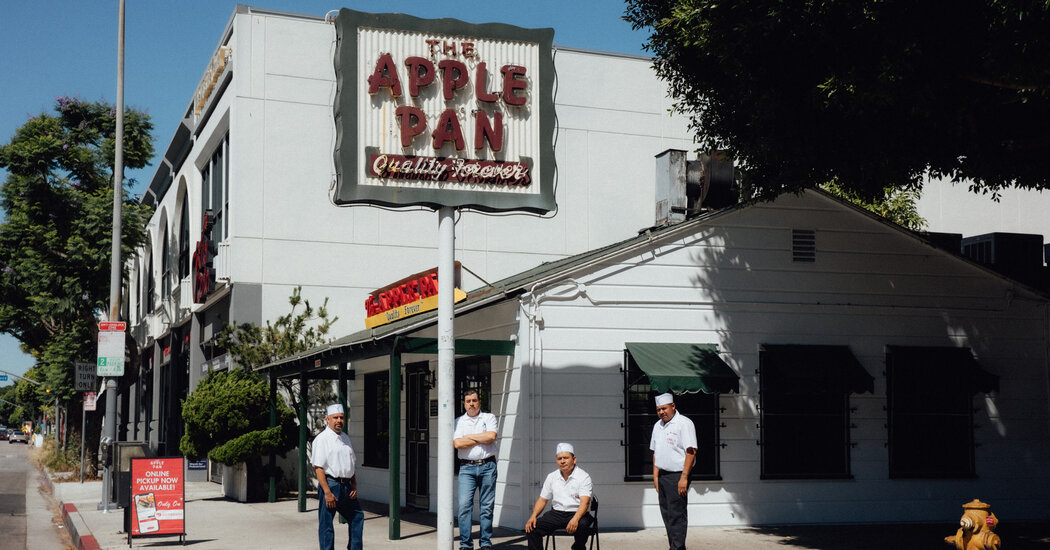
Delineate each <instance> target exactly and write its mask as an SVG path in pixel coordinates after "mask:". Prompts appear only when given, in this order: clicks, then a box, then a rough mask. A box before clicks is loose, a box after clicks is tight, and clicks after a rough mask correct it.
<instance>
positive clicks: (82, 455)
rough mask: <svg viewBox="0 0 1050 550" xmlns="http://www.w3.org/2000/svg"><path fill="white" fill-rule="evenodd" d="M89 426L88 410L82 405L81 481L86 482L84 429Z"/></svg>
mask: <svg viewBox="0 0 1050 550" xmlns="http://www.w3.org/2000/svg"><path fill="white" fill-rule="evenodd" d="M85 428H87V411H85V410H84V405H83V403H82V404H81V405H80V482H81V483H84V431H85Z"/></svg>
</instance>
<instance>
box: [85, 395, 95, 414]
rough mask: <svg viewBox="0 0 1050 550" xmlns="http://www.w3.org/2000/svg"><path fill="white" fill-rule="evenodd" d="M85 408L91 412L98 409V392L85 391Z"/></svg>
mask: <svg viewBox="0 0 1050 550" xmlns="http://www.w3.org/2000/svg"><path fill="white" fill-rule="evenodd" d="M84 410H85V411H88V412H91V411H95V410H98V394H97V393H95V392H93V391H86V392H84Z"/></svg>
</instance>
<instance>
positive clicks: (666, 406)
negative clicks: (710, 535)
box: [649, 393, 697, 550]
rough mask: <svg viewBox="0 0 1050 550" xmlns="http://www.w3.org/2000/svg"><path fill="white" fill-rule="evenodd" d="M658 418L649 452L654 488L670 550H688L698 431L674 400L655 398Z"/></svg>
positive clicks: (662, 396)
mask: <svg viewBox="0 0 1050 550" xmlns="http://www.w3.org/2000/svg"><path fill="white" fill-rule="evenodd" d="M656 414H657V416H659V417H660V421H659V422H657V423H656V424H655V425H654V426H653V436H652V438H651V439H650V440H649V450H650V451H652V452H653V485H654V486H656V493H657V495H658V496H659V497H660V514H661V515H662V516H663V519H664V529H666V530H667V542H668V545H669V547H670V550H685V535H686V531H687V530H688V528H689V516H688V514H687V512H688V510H687V505H688V504H689V502H688V498H687V497H688V494H689V472H690V471H692V469H693V463H694V462H695V461H696V448H697V446H696V427H695V426H693V421H692V420H689V419H688V418H686V417H685V415H683V414H680V413H678V412H677V411H676V409H675V404H674V396H673V395H671V394H670V393H664V394H661V395H658V396H656Z"/></svg>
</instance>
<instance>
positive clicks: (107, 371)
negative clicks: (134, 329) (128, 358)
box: [95, 321, 127, 376]
mask: <svg viewBox="0 0 1050 550" xmlns="http://www.w3.org/2000/svg"><path fill="white" fill-rule="evenodd" d="M126 329H127V323H124V322H122V321H118V322H105V321H103V322H101V323H99V324H98V363H97V369H96V371H95V374H97V375H98V376H124V331H125V330H126Z"/></svg>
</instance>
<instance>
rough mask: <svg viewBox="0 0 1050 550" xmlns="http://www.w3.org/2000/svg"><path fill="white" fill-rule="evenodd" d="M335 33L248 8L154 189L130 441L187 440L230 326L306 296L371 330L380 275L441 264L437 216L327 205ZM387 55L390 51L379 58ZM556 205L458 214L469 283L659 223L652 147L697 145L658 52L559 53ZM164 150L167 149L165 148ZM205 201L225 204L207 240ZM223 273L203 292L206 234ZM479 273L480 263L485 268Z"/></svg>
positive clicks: (134, 275) (136, 273)
mask: <svg viewBox="0 0 1050 550" xmlns="http://www.w3.org/2000/svg"><path fill="white" fill-rule="evenodd" d="M335 39H336V31H335V28H334V25H333V23H331V22H328V21H325V20H324V19H323V18H321V17H314V16H303V15H292V14H286V13H275V12H271V11H265V10H258V9H255V8H250V7H246V6H239V7H238V9H237V11H236V12H235V13H234V14H233V16H232V17H231V19H230V22H229V24H228V25H227V27H226V30H225V32H224V33H223V35H222V37H221V38H220V40H219V43H218V47H217V49H216V52H215V55H214V58H213V59H212V60H211V62H210V63H209V64H208V66H207V70H206V71H205V74H204V76H203V78H202V80H201V83H200V86H199V87H198V90H197V93H196V94H195V97H194V98H192V101H190V104H189V106H188V107H187V110H186V116H185V118H184V119H183V121H182V123H181V125H180V126H179V129H178V130H177V131H176V133H175V135H174V136H173V137H172V139H171V141H170V143H168V144H167V146H166V152H165V154H164V159H163V163H162V165H161V167H160V168H159V169H158V170H157V173H156V175H155V176H154V177H153V179H152V181H151V183H150V186H149V189H148V190H147V191H146V193H145V195H144V197H143V199H142V201H143V202H144V203H145V204H148V205H150V206H153V207H154V208H155V212H154V215H153V216H152V218H151V220H150V222H149V226H148V233H149V239H150V244H149V246H148V247H147V248H146V249H145V250H143V251H141V252H140V253H139V255H138V257H137V258H135V259H133V260H131V261H130V271H131V276H130V281H131V283H130V290H129V292H128V294H129V295H128V296H127V299H126V300H124V301H123V303H125V304H127V305H128V310H127V311H126V314H125V318H126V319H128V320H129V325H130V326H131V327H132V331H133V334H134V337H135V340H136V341H137V342H138V344H139V346H140V351H139V354H138V355H139V358H140V361H139V364H138V365H137V366H133V368H132V370H133V371H134V373H133V374H132V375H130V376H128V377H127V378H128V384H129V387H130V389H129V390H128V391H127V393H126V394H125V395H126V397H125V398H124V399H122V400H121V417H122V418H123V419H124V421H123V422H122V423H121V428H120V433H119V434H118V436H119V438H120V439H128V440H145V441H149V442H150V443H151V445H152V446H153V447H154V449H156V450H158V451H159V452H161V453H167V454H173V453H177V448H178V447H177V446H178V439H179V437H180V435H181V420H180V417H179V411H178V403H179V401H178V400H179V399H180V398H181V397H184V396H185V395H186V393H187V392H188V391H189V390H191V389H192V388H193V387H195V385H196V382H197V381H198V380H199V379H200V378H201V377H202V376H203V373H204V372H206V371H207V370H208V369H209V368H222V366H223V365H225V364H227V360H226V358H225V356H224V354H223V353H222V351H221V350H216V349H215V348H214V347H213V346H212V345H211V343H212V340H213V338H214V336H215V335H216V334H217V333H218V331H219V330H221V328H222V327H223V326H224V325H225V324H227V323H231V322H237V323H243V322H254V323H257V324H263V323H264V322H265V321H266V320H272V319H274V318H276V317H277V316H278V315H281V314H284V313H287V312H288V310H289V306H288V297H289V295H290V294H291V293H292V290H293V289H294V288H295V287H296V286H302V288H303V290H302V294H303V297H304V298H307V299H310V300H311V301H312V303H313V304H315V305H316V304H320V303H321V302H322V301H323V299H324V298H326V297H327V298H329V299H330V302H329V309H330V310H331V312H332V314H333V315H338V316H339V318H340V320H339V321H338V322H337V323H336V325H335V326H334V330H336V331H337V333H340V334H346V333H350V332H354V331H356V330H358V329H360V328H363V327H364V317H365V315H364V311H365V310H364V302H365V299H366V298H367V297H368V296H369V294H370V293H371V292H372V291H373V290H374V289H376V288H379V287H382V286H383V285H385V284H387V283H390V282H392V281H395V280H398V279H400V278H402V277H404V276H406V275H408V274H411V273H415V272H419V271H422V270H425V269H428V268H432V267H434V266H435V265H436V264H437V251H436V246H437V241H436V237H435V233H436V230H437V224H438V220H437V216H436V214H435V213H434V212H433V211H432V210H430V209H424V208H417V209H414V210H408V211H396V212H395V211H392V210H389V209H380V208H375V207H367V206H361V207H354V208H340V207H337V206H335V205H334V204H333V202H332V199H331V196H332V186H333V184H334V181H335V168H334V163H333V149H334V148H335V145H336V124H335V122H334V121H333V102H334V101H335V98H336V74H335V69H334V65H333V55H334V52H335ZM375 55H376V56H378V53H376V54H375ZM552 55H553V65H554V69H555V71H556V73H557V75H558V76H557V86H556V89H555V91H554V97H553V99H554V110H555V111H556V113H557V120H556V121H553V122H554V131H555V134H554V135H555V139H556V143H555V145H554V154H555V158H556V164H557V171H556V173H555V180H554V184H555V185H556V201H557V204H558V209H557V211H556V212H551V213H549V214H547V215H545V216H538V215H524V214H518V215H491V214H484V213H480V212H477V211H462V212H461V214H460V215H459V217H458V221H457V224H456V239H457V244H456V246H457V251H456V254H457V260H458V261H460V262H462V265H463V266H465V267H466V269H465V270H464V272H463V273H464V275H463V277H464V281H463V286H464V287H465V288H471V287H473V286H476V285H478V284H481V280H480V279H478V278H476V277H480V278H482V279H485V280H495V279H499V278H502V277H505V276H507V275H509V274H511V273H515V272H518V271H521V270H524V269H527V268H530V267H532V266H534V265H536V264H538V263H540V262H542V261H546V260H550V259H554V258H559V257H564V256H567V255H570V254H575V253H578V252H582V251H585V250H588V249H591V248H595V247H598V246H602V245H605V244H608V243H611V242H614V241H616V240H619V239H623V238H626V237H628V236H631V235H633V234H635V232H636V231H637V230H638V229H639V228H642V227H648V226H650V225H652V224H653V223H654V211H655V206H654V204H655V199H654V193H655V192H654V190H653V185H652V183H651V182H652V175H653V171H654V168H653V166H654V164H653V156H654V155H655V154H657V153H659V152H661V151H663V150H665V149H668V148H677V149H688V148H690V145H691V138H690V134H689V132H688V129H687V121H686V120H685V119H684V118H681V117H673V116H670V115H669V114H668V112H669V109H670V100H669V99H668V98H667V97H666V90H665V87H664V85H663V83H661V82H660V81H658V80H657V79H656V78H655V77H654V76H653V74H652V71H651V69H650V64H651V62H650V60H649V59H647V58H642V57H637V56H625V55H613V54H603V53H595V52H586V51H579V50H569V49H562V48H555V49H554V50H553V54H552ZM162 148H164V146H162ZM206 210H211V211H212V212H213V214H214V216H215V223H214V229H213V230H212V233H211V238H210V239H208V238H203V239H202V220H203V214H204V212H205V211H206ZM209 240H210V241H211V243H212V246H213V247H214V248H215V252H216V254H215V257H214V262H213V263H214V266H213V269H214V275H213V276H214V284H213V286H212V288H211V290H210V291H209V292H207V293H206V296H205V297H203V301H202V302H200V303H195V299H194V283H195V281H196V280H197V279H198V275H201V278H202V279H203V280H205V281H207V280H208V279H209V277H208V276H207V275H206V274H202V270H201V269H199V266H194V252H195V251H196V250H197V248H198V246H200V243H201V242H204V243H205V245H204V246H205V247H207V241H209ZM475 274H476V275H475Z"/></svg>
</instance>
